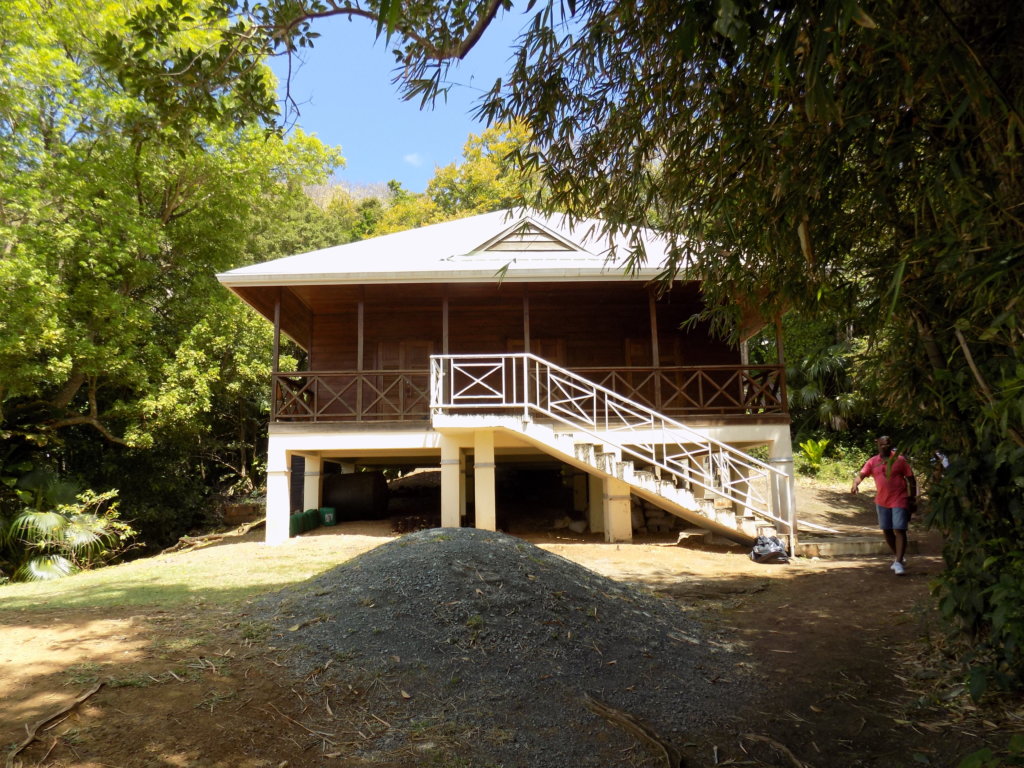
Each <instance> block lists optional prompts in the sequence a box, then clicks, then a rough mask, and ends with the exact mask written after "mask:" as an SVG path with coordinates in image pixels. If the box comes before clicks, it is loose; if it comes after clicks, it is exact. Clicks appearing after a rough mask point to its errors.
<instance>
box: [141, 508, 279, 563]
mask: <svg viewBox="0 0 1024 768" xmlns="http://www.w3.org/2000/svg"><path fill="white" fill-rule="evenodd" d="M266 522H267V518H265V517H261V518H260V519H259V520H253V521H252V522H251V523H245V524H244V525H240V526H238V527H237V528H236V529H235V530H233V531H225V532H224V533H208V534H206V535H205V536H182V537H181V538H180V539H178V543H177V544H174V545H172V546H170V547H168V548H167V549H165V550H164V551H163V552H161V553H160V554H161V555H169V554H170V553H172V552H190V551H192V550H193V549H200V548H202V547H208V546H210V545H211V544H216V543H217V542H218V541H223V540H224V539H233V538H236V537H238V536H245V534H247V533H248V532H249V531H251V530H252V529H253V528H255V527H257V526H259V525H263V524H264V523H266Z"/></svg>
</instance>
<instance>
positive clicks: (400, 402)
mask: <svg viewBox="0 0 1024 768" xmlns="http://www.w3.org/2000/svg"><path fill="white" fill-rule="evenodd" d="M572 372H573V373H576V374H578V375H580V376H583V377H584V378H586V379H589V380H590V381H592V382H593V383H595V384H599V385H601V386H603V387H606V388H607V389H610V390H612V391H613V392H616V393H617V394H620V395H622V396H623V397H626V398H628V399H630V400H633V401H635V402H638V403H640V404H642V405H644V406H646V407H648V408H651V409H653V410H655V411H658V412H659V413H662V414H664V415H665V416H669V417H671V418H676V419H678V418H681V417H691V418H692V417H694V416H701V415H704V416H751V417H753V416H771V415H779V414H785V413H786V412H787V408H786V393H785V378H784V373H783V369H782V367H781V366H770V365H764V366H736V365H712V366H702V367H696V366H692V367H690V366H685V367H684V366H679V367H669V368H641V367H631V368H573V369H572ZM271 420H272V421H275V422H328V423H330V422H385V421H429V420H430V371H429V370H404V371H302V372H297V373H276V374H274V375H273V398H272V412H271Z"/></svg>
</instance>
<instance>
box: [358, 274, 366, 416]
mask: <svg viewBox="0 0 1024 768" xmlns="http://www.w3.org/2000/svg"><path fill="white" fill-rule="evenodd" d="M360 295H361V296H362V295H365V291H364V292H363V294H360ZM365 304H366V302H365V301H364V300H363V299H362V298H360V299H359V303H358V304H356V377H357V378H356V418H357V419H358V420H359V421H362V420H363V309H364V306H365Z"/></svg>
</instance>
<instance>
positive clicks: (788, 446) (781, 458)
mask: <svg viewBox="0 0 1024 768" xmlns="http://www.w3.org/2000/svg"><path fill="white" fill-rule="evenodd" d="M768 463H769V464H771V465H772V466H773V467H775V469H778V470H779V471H781V472H784V473H785V475H786V476H785V477H784V478H779V477H776V476H775V475H774V474H773V475H772V487H771V494H772V512H773V513H774V514H775V515H776V516H777V517H781V518H782V519H783V520H786V521H788V522H789V538H790V552H792V551H793V549H794V548H795V547H796V543H797V530H796V528H797V520H796V482H795V480H794V477H795V475H794V472H793V440H792V438H791V437H790V434H789V427H781V428H780V429H779V432H778V434H776V436H775V439H773V440H772V441H771V444H770V448H769V451H768ZM780 533H783V532H782V531H780Z"/></svg>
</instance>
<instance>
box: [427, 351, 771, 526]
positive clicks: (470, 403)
mask: <svg viewBox="0 0 1024 768" xmlns="http://www.w3.org/2000/svg"><path fill="white" fill-rule="evenodd" d="M474 360H478V361H481V362H483V361H495V363H496V365H498V366H500V370H501V373H502V377H501V381H502V384H503V385H504V383H505V378H506V376H505V373H506V371H511V372H512V377H511V384H512V392H511V393H506V392H505V391H504V386H503V387H502V390H501V391H499V390H497V389H492V390H491V393H490V394H488V393H486V392H485V394H483V395H472V396H467V398H469V397H472V400H467V402H464V403H458V402H456V399H457V396H456V395H454V394H453V396H452V397H450V398H449V397H446V396H445V388H444V378H445V374H446V372H448V371H447V369H446V366H445V363H446V361H447V362H448V365H449V366H450V367H451V370H452V371H454V370H455V369H456V365H457V361H474ZM517 360H522V363H523V366H522V386H519V381H518V376H517V375H516V374H517V369H518V368H519V366H517V365H512V366H511V367H508V366H507V365H506V361H517ZM531 363H532V364H533V365H534V368H535V371H536V372H537V373H538V374H543V373H546V374H547V386H546V387H545V388H544V391H545V392H546V393H547V396H548V401H549V404H548V406H545V404H544V403H543V402H542V399H543V396H542V392H541V383H542V382H541V379H540V376H538V377H537V379H536V387H535V388H534V390H535V391H533V392H531V391H530V390H531V387H530V383H531V382H530V365H531ZM496 370H497V369H492V370H491V371H488V372H487V373H485V374H484V375H483V376H481V377H480V378H479V379H477V382H476V383H480V384H483V382H484V378H485V377H486V376H487V375H489V374H491V373H494V372H495V371H496ZM464 372H465V371H464ZM552 372H554V373H556V374H557V375H558V376H560V377H562V379H563V380H564V383H571V384H572V385H574V386H575V387H578V388H579V389H580V391H582V392H583V393H584V394H583V397H592V398H593V400H594V405H595V409H594V410H595V418H593V419H591V421H592V424H590V425H588V424H587V423H586V420H581V419H579V418H577V419H573V418H570V415H569V413H568V411H566V410H554V409H552V407H550V400H551V386H550V384H551V381H552ZM470 375H471V374H470ZM557 383H558V384H562V383H563V382H557ZM563 393H564V394H566V395H568V394H569V393H568V392H564V390H563ZM507 394H511V400H510V399H509V398H508V397H507ZM531 395H532V397H531ZM599 396H600V397H602V398H603V402H604V405H605V407H604V430H605V431H602V432H597V431H596V430H597V429H598V428H599V424H598V422H597V418H596V412H597V410H599V409H598V408H597V407H596V406H597V404H598V397H599ZM499 397H500V402H495V401H497V400H498V398H499ZM565 402H575V401H574V400H573V398H569V399H567V400H566V401H565ZM609 403H614V404H615V405H614V406H613V407H611V408H609V407H608V406H609ZM494 405H498V406H500V407H503V408H523V409H524V416H525V417H527V418H529V416H530V411H531V410H533V411H537V412H539V413H541V414H544V415H545V416H548V417H550V418H552V419H554V420H556V421H559V422H561V423H563V424H566V425H567V426H570V427H572V428H573V429H576V430H579V431H582V432H585V433H586V434H588V435H590V436H591V437H593V438H594V439H595V440H597V441H599V442H603V443H606V444H611V445H613V446H614V447H615V448H617V449H618V450H619V451H620V452H623V453H627V454H630V455H632V456H635V457H637V458H640V459H641V460H643V461H645V462H648V463H649V464H651V465H652V466H655V467H658V468H660V469H661V470H662V471H665V472H668V473H669V474H670V475H672V476H674V477H677V478H679V479H681V480H682V481H683V482H684V483H687V484H691V483H692V484H694V485H697V486H698V487H700V488H703V489H705V490H708V491H711V492H713V493H715V494H717V495H719V496H722V497H724V498H726V499H729V500H730V501H732V502H733V503H735V504H739V505H741V506H743V507H748V508H750V509H751V510H752V511H753V512H754V513H756V514H758V515H760V516H762V517H765V518H768V519H770V520H772V521H774V522H777V523H780V524H782V525H783V526H785V527H787V528H789V527H791V523H790V521H788V520H785V519H783V518H781V517H779V516H777V515H775V514H773V512H772V510H771V509H770V508H769V507H770V504H771V502H770V500H769V498H763V499H761V503H760V504H755V505H754V506H751V502H752V500H751V498H750V497H749V496H747V497H742V498H741V497H740V495H739V494H737V493H734V490H735V487H734V486H735V485H738V484H744V485H749V483H750V482H751V481H752V480H755V479H756V478H757V475H760V476H761V477H764V478H766V479H767V478H770V477H771V476H773V475H774V476H775V478H776V480H777V481H779V482H781V481H784V480H786V479H788V475H786V473H785V472H782V471H781V470H779V469H777V468H775V467H773V466H771V465H770V464H767V463H765V462H763V461H761V460H760V459H757V458H755V457H753V456H750V455H749V454H746V453H744V452H743V451H740V450H739V449H737V448H734V447H733V446H731V445H728V444H727V443H723V442H722V441H720V440H716V439H715V438H713V437H709V436H707V435H703V434H701V433H700V432H697V431H696V430H695V429H693V428H692V427H688V426H686V425H685V424H682V423H680V422H678V421H675V420H674V419H671V418H669V417H668V416H665V415H664V414H661V413H658V412H657V411H655V410H653V409H652V408H649V407H647V406H645V405H643V404H641V403H637V402H635V401H633V400H630V399H629V398H627V397H625V396H623V395H621V394H619V393H618V392H615V391H614V390H611V389H608V388H607V387H604V386H602V385H600V384H597V383H596V382H593V381H590V380H589V379H587V378H585V377H583V376H580V375H579V374H577V373H573V372H572V371H569V370H566V369H565V368H562V367H561V366H558V365H556V364H554V363H552V362H550V361H548V360H545V359H543V358H541V357H538V356H537V355H534V354H532V353H529V352H516V353H507V354H497V355H488V354H469V355H457V354H455V355H453V354H447V355H432V356H431V404H430V407H431V412H432V413H440V412H443V410H444V409H446V408H455V409H466V408H479V407H483V406H494ZM576 410H577V413H578V414H579V415H580V416H583V415H585V412H584V411H583V410H581V409H579V408H577V409H576ZM609 411H610V412H612V413H614V415H615V417H617V418H618V419H620V420H622V421H623V422H624V423H625V424H626V426H627V427H628V428H629V429H630V430H631V431H635V430H638V429H648V430H650V431H652V432H654V433H656V434H660V435H661V437H662V439H661V440H659V441H652V442H651V443H650V445H649V446H644V447H646V449H647V451H649V452H647V453H645V452H644V451H641V450H639V449H638V448H634V447H633V446H634V445H637V444H636V443H629V444H627V443H626V442H624V441H621V440H619V439H609V435H610V434H615V433H616V432H618V433H622V432H623V429H622V428H621V427H620V428H613V427H612V426H611V419H610V418H609V415H610V413H609ZM627 415H628V416H632V417H635V418H636V419H637V420H638V422H639V421H640V420H643V422H644V423H643V425H639V424H630V423H629V422H628V421H626V420H625V419H624V418H623V417H624V416H627ZM640 445H643V444H640ZM659 445H660V446H663V448H662V456H663V458H660V457H659V456H658V450H657V446H659ZM685 445H696V446H698V447H699V448H698V450H686V449H685V448H684V446H685ZM665 446H676V447H677V448H678V449H679V450H680V451H681V453H679V454H677V455H674V456H671V457H669V456H668V452H667V448H666V447H665ZM716 454H717V460H718V462H719V469H721V466H722V465H723V464H724V465H725V466H727V467H730V468H731V467H737V468H742V469H744V470H746V471H748V472H750V473H753V476H751V475H747V476H745V477H743V478H741V479H740V480H738V481H736V482H735V483H732V482H730V483H715V482H714V470H713V469H712V470H711V471H708V469H707V468H705V467H704V466H703V463H702V461H699V460H697V459H698V458H700V457H703V456H708V457H712V458H714V457H715V456H716ZM684 462H685V463H684ZM673 463H675V464H677V465H678V468H677V467H676V466H672V464H673ZM748 490H749V488H748ZM769 493H770V491H769Z"/></svg>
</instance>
